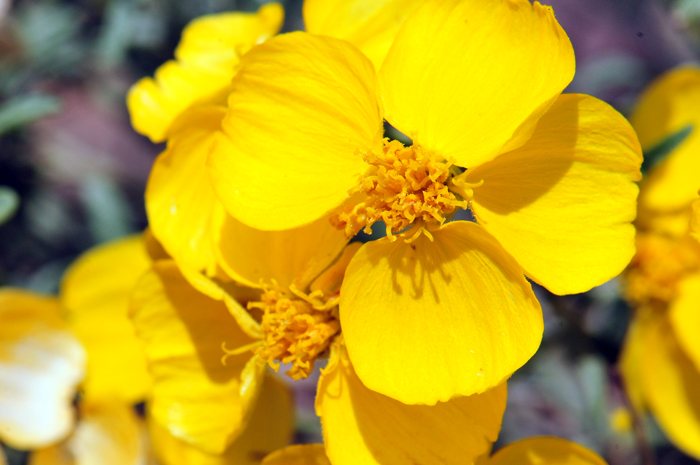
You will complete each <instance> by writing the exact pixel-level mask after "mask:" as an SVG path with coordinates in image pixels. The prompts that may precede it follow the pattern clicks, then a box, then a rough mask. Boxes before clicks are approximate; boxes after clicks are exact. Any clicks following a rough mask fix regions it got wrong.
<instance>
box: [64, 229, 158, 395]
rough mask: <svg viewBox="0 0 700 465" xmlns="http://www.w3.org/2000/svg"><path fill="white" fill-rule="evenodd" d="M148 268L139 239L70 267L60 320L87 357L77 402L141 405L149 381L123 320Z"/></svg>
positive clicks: (94, 253)
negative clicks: (111, 402)
mask: <svg viewBox="0 0 700 465" xmlns="http://www.w3.org/2000/svg"><path fill="white" fill-rule="evenodd" d="M150 265H151V262H150V259H149V258H148V255H147V254H146V248H145V244H144V242H143V237H142V236H141V235H135V236H132V237H128V238H125V239H119V240H117V241H114V242H111V243H109V244H106V245H102V246H99V247H95V248H93V249H91V250H89V251H88V252H86V253H85V254H83V255H82V256H81V257H80V258H79V259H78V260H76V261H75V263H73V264H72V265H71V267H70V268H69V269H68V271H67V272H66V274H65V276H64V278H63V282H62V285H61V295H60V301H61V304H62V306H63V308H64V309H65V311H64V313H65V319H66V321H67V322H68V326H69V328H70V329H71V331H73V333H74V334H76V335H77V336H78V338H79V339H80V341H81V342H82V344H83V346H84V347H85V350H86V351H87V353H88V362H87V375H86V377H85V381H84V382H83V386H82V388H83V389H82V390H83V392H82V395H83V399H85V400H86V401H100V400H105V399H106V400H113V399H121V400H122V401H123V402H124V403H125V404H136V403H138V402H142V401H144V400H145V399H146V396H147V394H148V390H149V388H150V375H149V374H148V372H147V370H146V359H145V356H144V354H143V348H142V347H141V342H140V341H139V340H138V339H137V338H136V335H135V334H134V328H133V324H132V323H131V320H130V319H129V316H128V312H129V299H130V297H131V293H132V291H133V289H134V286H135V285H136V282H137V281H138V280H139V278H141V276H142V275H143V274H144V273H146V271H148V269H149V268H150Z"/></svg>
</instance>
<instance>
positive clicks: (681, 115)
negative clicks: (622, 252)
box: [620, 68, 700, 458]
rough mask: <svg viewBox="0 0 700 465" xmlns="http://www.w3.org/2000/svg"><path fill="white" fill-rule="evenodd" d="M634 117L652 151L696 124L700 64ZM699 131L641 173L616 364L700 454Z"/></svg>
mask: <svg viewBox="0 0 700 465" xmlns="http://www.w3.org/2000/svg"><path fill="white" fill-rule="evenodd" d="M631 122H632V124H633V126H634V127H635V129H636V130H637V133H638V134H639V139H640V141H641V143H642V146H643V147H645V148H649V147H653V146H655V145H656V144H658V143H659V142H660V141H663V140H664V139H666V138H668V137H669V136H671V135H673V134H675V133H678V132H679V131H680V130H682V129H683V128H685V127H688V126H689V125H690V126H691V127H693V128H697V127H698V124H700V70H699V69H697V68H679V69H677V70H674V71H671V72H669V73H667V74H665V75H663V76H662V77H660V78H659V79H658V80H657V81H655V82H654V83H653V84H652V85H651V86H650V87H649V88H648V89H647V90H646V91H645V93H644V94H643V95H642V97H641V98H640V100H639V103H638V104H637V108H636V109H635V111H634V113H633V114H632V116H631ZM699 153H700V133H698V132H697V131H696V130H695V129H693V130H692V131H691V132H690V133H689V135H688V136H687V137H686V138H685V139H684V140H682V141H681V142H680V144H679V145H678V146H677V147H675V148H674V149H673V151H672V152H671V153H670V154H669V155H668V156H667V157H666V158H665V159H664V160H663V161H662V162H661V163H659V164H658V165H656V166H655V167H654V168H653V169H652V170H651V171H650V172H649V173H648V175H647V176H646V179H645V180H644V182H643V183H642V185H641V191H640V198H639V217H638V218H637V230H638V232H637V254H636V255H635V257H634V258H633V259H632V262H631V264H630V266H629V268H628V269H627V270H626V271H625V273H624V278H625V291H626V297H627V299H628V300H629V301H630V303H631V304H632V306H633V307H635V314H634V318H633V321H632V323H631V325H630V328H629V331H628V335H627V339H626V341H625V346H624V351H623V355H622V359H621V362H620V367H621V371H622V374H623V377H624V381H625V387H626V389H627V391H628V395H629V396H630V399H631V401H632V404H633V406H634V407H635V408H636V409H637V410H638V411H639V412H644V411H645V410H647V409H648V410H650V411H651V412H652V413H653V414H654V416H655V418H656V419H657V421H658V422H659V424H660V426H661V427H662V428H663V430H664V431H665V433H666V434H667V435H668V436H669V438H670V439H671V440H672V441H673V442H674V443H675V444H676V445H678V446H679V447H680V448H681V449H683V450H684V451H685V452H686V453H688V454H690V455H692V456H694V457H697V458H700V404H698V392H700V340H699V339H698V329H699V328H700V243H698V242H697V241H696V240H694V238H693V237H695V238H697V230H698V229H697V228H698V208H699V206H698V200H697V195H698V188H700V176H698V172H700V156H698V154H699Z"/></svg>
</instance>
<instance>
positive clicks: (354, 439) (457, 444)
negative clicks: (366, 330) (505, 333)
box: [316, 347, 506, 465]
mask: <svg viewBox="0 0 700 465" xmlns="http://www.w3.org/2000/svg"><path fill="white" fill-rule="evenodd" d="M334 351H335V353H334V354H332V355H331V360H330V361H329V364H328V366H327V367H326V368H325V370H323V373H322V375H321V379H320V381H319V384H318V394H317V398H316V410H317V412H318V414H319V415H320V416H321V422H322V424H323V440H324V443H325V445H326V453H327V454H328V458H329V459H330V460H331V462H332V463H333V464H334V465H354V464H357V463H363V464H381V465H413V464H416V463H420V464H423V465H431V464H435V465H437V464H445V463H471V460H473V459H474V458H475V457H476V456H478V455H480V454H483V453H484V452H485V451H487V450H488V449H489V448H490V447H491V442H493V441H495V440H496V438H497V437H498V431H499V430H500V428H501V418H502V417H503V412H504V411H505V404H506V385H505V383H503V384H501V385H500V386H498V387H496V388H494V389H492V390H490V391H487V392H485V393H483V394H476V395H473V396H468V397H460V398H457V399H452V400H450V401H448V402H441V403H438V404H436V405H434V406H427V405H406V404H403V403H401V402H399V401H397V400H394V399H391V398H389V397H387V396H384V395H382V394H379V393H378V392H374V391H372V390H371V389H368V388H367V387H366V386H365V385H364V384H362V382H361V381H360V379H359V378H358V377H357V375H356V374H355V370H354V369H353V367H352V364H351V363H350V360H349V359H348V357H347V355H346V354H344V353H343V349H341V348H338V347H334ZM405 382H406V383H407V384H410V383H411V382H412V381H411V380H410V379H406V380H405Z"/></svg>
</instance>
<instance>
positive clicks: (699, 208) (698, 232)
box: [690, 200, 700, 241]
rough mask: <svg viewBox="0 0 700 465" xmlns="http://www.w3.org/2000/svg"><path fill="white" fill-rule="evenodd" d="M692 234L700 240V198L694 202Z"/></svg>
mask: <svg viewBox="0 0 700 465" xmlns="http://www.w3.org/2000/svg"><path fill="white" fill-rule="evenodd" d="M690 234H691V236H693V237H694V238H695V239H696V240H698V241H700V200H696V201H695V202H693V217H692V218H691V219H690Z"/></svg>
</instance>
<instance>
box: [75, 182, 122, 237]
mask: <svg viewBox="0 0 700 465" xmlns="http://www.w3.org/2000/svg"><path fill="white" fill-rule="evenodd" d="M80 197H81V200H82V202H83V205H84V206H85V210H86V212H87V216H88V226H89V228H90V231H91V232H92V236H93V238H94V239H95V242H97V243H98V244H99V243H102V242H108V241H111V240H113V239H117V238H119V237H122V236H126V235H127V234H131V233H132V232H134V226H133V214H132V211H131V208H130V206H129V202H128V200H127V199H126V197H125V195H124V193H123V192H122V190H121V189H120V187H119V185H118V184H117V183H116V182H115V181H114V180H113V179H111V178H110V177H108V176H104V175H98V174H95V175H91V176H88V177H87V178H85V180H84V181H83V182H82V183H81V185H80Z"/></svg>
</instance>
